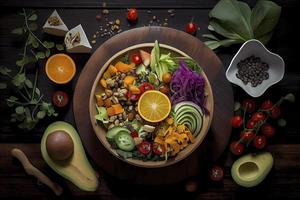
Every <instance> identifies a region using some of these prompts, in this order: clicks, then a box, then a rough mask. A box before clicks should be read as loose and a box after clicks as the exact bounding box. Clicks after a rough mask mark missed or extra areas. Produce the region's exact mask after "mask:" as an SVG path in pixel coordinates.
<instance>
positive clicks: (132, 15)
mask: <svg viewBox="0 0 300 200" xmlns="http://www.w3.org/2000/svg"><path fill="white" fill-rule="evenodd" d="M137 18H138V11H137V10H136V9H135V8H130V9H128V10H127V19H128V20H129V21H135V20H137Z"/></svg>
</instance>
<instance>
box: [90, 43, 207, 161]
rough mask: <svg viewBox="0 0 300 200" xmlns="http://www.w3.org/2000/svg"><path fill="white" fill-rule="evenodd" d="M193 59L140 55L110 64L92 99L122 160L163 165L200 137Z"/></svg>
mask: <svg viewBox="0 0 300 200" xmlns="http://www.w3.org/2000/svg"><path fill="white" fill-rule="evenodd" d="M201 73H202V70H201V68H200V66H199V65H198V64H197V63H196V62H195V61H194V60H192V59H191V58H187V57H174V56H172V54H171V52H168V53H167V54H163V53H161V48H160V46H159V44H158V42H157V41H155V45H154V47H153V49H152V51H151V52H146V51H144V50H142V49H138V50H137V51H134V52H133V53H131V52H130V53H128V54H126V55H124V57H122V58H121V59H119V60H117V61H115V62H113V63H111V64H110V65H109V67H108V68H107V70H106V71H105V72H104V73H103V76H102V77H101V79H100V82H99V84H100V86H101V88H103V90H104V92H100V93H96V94H95V98H96V102H97V105H96V107H97V110H98V114H97V115H96V116H95V118H96V120H97V121H99V122H100V123H101V124H102V125H103V126H104V127H105V128H107V134H106V138H107V141H108V142H109V143H110V144H111V147H112V148H114V149H116V152H117V153H118V154H119V155H120V156H121V157H122V158H124V159H126V158H136V159H141V160H145V161H146V160H153V161H156V160H167V159H168V157H172V156H176V155H177V154H178V153H179V152H180V151H181V150H182V149H184V148H185V147H187V146H188V145H189V144H191V143H193V142H194V140H195V137H196V136H197V135H198V134H199V133H200V132H201V130H202V125H203V120H204V115H207V114H208V113H209V112H208V111H207V110H206V108H205V105H206V102H205V99H206V94H205V90H204V87H205V78H204V77H203V75H202V74H201Z"/></svg>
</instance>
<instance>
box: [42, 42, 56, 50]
mask: <svg viewBox="0 0 300 200" xmlns="http://www.w3.org/2000/svg"><path fill="white" fill-rule="evenodd" d="M43 44H44V46H45V47H47V48H49V49H51V48H53V47H54V46H55V44H54V42H47V41H44V42H43Z"/></svg>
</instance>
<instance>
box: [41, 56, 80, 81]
mask: <svg viewBox="0 0 300 200" xmlns="http://www.w3.org/2000/svg"><path fill="white" fill-rule="evenodd" d="M45 68H46V74H47V76H48V78H49V79H50V80H51V81H53V82H54V83H57V84H65V83H68V82H69V81H71V80H72V78H73V77H74V75H75V73H76V66H75V63H74V61H73V60H72V58H71V57H70V56H68V55H66V54H63V53H60V54H55V55H53V56H51V57H50V58H49V59H48V60H47V63H46V67H45Z"/></svg>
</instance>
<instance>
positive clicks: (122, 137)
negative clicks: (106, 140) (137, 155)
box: [114, 132, 135, 151]
mask: <svg viewBox="0 0 300 200" xmlns="http://www.w3.org/2000/svg"><path fill="white" fill-rule="evenodd" d="M114 140H115V143H116V144H117V146H118V147H119V148H120V149H121V150H123V151H132V150H133V149H134V147H135V142H134V140H133V138H132V137H131V135H130V134H128V133H127V132H119V133H118V134H117V135H116V136H115V137H114Z"/></svg>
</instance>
